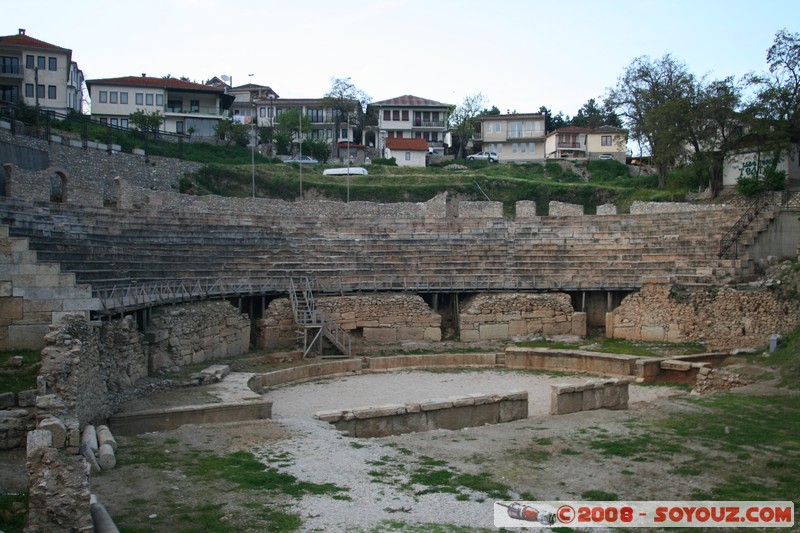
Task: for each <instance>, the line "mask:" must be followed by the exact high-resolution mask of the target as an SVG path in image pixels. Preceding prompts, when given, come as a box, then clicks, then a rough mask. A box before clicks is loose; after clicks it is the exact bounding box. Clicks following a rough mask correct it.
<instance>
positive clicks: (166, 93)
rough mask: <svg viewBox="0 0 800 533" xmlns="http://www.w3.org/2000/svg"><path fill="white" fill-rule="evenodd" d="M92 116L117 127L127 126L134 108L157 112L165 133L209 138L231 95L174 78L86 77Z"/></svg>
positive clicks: (224, 117)
mask: <svg viewBox="0 0 800 533" xmlns="http://www.w3.org/2000/svg"><path fill="white" fill-rule="evenodd" d="M86 86H87V87H88V89H89V94H90V96H91V99H92V118H93V119H95V120H99V121H100V122H104V123H107V124H110V125H112V126H118V127H121V128H127V127H128V118H129V116H130V115H131V114H132V113H134V112H136V111H145V112H147V113H148V114H152V113H154V112H156V111H157V112H159V113H160V114H161V115H162V116H163V117H164V119H163V120H164V121H163V123H162V125H161V130H162V131H164V132H167V133H179V134H188V133H190V132H191V134H192V135H196V136H198V137H212V136H214V135H215V126H216V125H217V124H218V123H219V122H220V121H221V120H226V119H227V117H228V109H229V108H230V106H231V104H232V103H233V100H234V97H233V96H229V95H227V94H225V90H224V89H223V88H220V87H214V86H211V85H205V84H201V83H194V82H191V81H186V80H181V79H178V78H154V77H150V76H147V75H145V74H142V75H141V76H124V77H121V78H107V79H98V80H88V81H87V82H86Z"/></svg>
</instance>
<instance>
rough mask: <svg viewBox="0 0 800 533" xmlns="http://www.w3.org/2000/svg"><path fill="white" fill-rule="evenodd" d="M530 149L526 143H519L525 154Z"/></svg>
mask: <svg viewBox="0 0 800 533" xmlns="http://www.w3.org/2000/svg"><path fill="white" fill-rule="evenodd" d="M527 150H528V145H527V144H526V143H522V144H520V145H519V151H520V152H522V153H523V154H524V153H525V152H526V151H527Z"/></svg>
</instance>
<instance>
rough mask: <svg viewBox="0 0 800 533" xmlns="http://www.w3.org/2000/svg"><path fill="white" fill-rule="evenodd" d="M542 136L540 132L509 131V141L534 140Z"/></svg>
mask: <svg viewBox="0 0 800 533" xmlns="http://www.w3.org/2000/svg"><path fill="white" fill-rule="evenodd" d="M542 136H544V132H543V131H542V130H509V132H508V138H509V139H535V138H537V137H542Z"/></svg>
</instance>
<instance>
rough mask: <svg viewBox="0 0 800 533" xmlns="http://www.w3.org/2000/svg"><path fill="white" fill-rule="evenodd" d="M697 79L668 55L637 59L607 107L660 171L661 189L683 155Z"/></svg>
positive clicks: (659, 185) (621, 79)
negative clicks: (626, 127)
mask: <svg viewBox="0 0 800 533" xmlns="http://www.w3.org/2000/svg"><path fill="white" fill-rule="evenodd" d="M694 85H695V79H694V76H693V75H692V74H691V73H689V72H688V70H687V69H686V65H684V64H683V63H682V62H680V61H678V60H676V59H674V58H673V57H672V56H671V55H669V54H666V55H664V56H663V57H661V58H659V59H656V60H652V59H650V58H649V57H647V56H641V57H637V58H635V59H634V60H633V61H632V62H631V63H630V65H628V67H627V68H626V69H625V72H624V74H623V75H622V76H620V77H619V79H618V80H617V85H616V86H615V87H613V88H611V89H610V90H609V92H608V95H607V97H606V99H605V100H606V104H607V105H608V107H609V108H610V109H611V110H614V111H615V112H617V113H618V114H619V116H620V117H621V118H622V119H623V120H624V121H625V123H626V124H627V125H628V128H629V131H630V136H631V138H632V139H633V140H634V141H636V142H637V143H639V146H640V148H641V149H642V151H647V152H648V153H649V154H650V156H651V158H652V161H653V163H654V164H655V166H656V169H657V170H658V188H659V189H664V188H665V186H666V176H667V172H669V170H671V169H672V168H673V167H674V165H675V164H676V162H677V160H678V158H679V156H680V155H681V154H682V153H683V152H684V143H685V141H686V120H687V118H688V112H689V109H690V100H689V91H690V88H691V87H693V86H694Z"/></svg>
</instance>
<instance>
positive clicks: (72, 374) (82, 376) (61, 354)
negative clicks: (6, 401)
mask: <svg viewBox="0 0 800 533" xmlns="http://www.w3.org/2000/svg"><path fill="white" fill-rule="evenodd" d="M45 341H46V342H47V346H46V347H45V348H44V350H42V368H41V370H40V372H39V376H40V385H39V394H40V396H51V397H53V396H55V397H57V398H59V399H60V401H61V402H63V406H64V409H65V411H66V412H69V413H72V414H73V415H74V416H75V417H76V418H77V419H78V420H79V422H80V424H81V425H83V424H85V423H87V422H90V421H92V420H94V419H96V418H106V417H108V416H109V415H111V413H113V412H114V411H115V410H116V408H117V406H118V405H119V404H121V403H122V402H124V401H125V400H127V399H128V398H129V397H130V396H129V394H130V391H131V390H132V389H133V388H134V387H135V385H136V381H137V380H138V379H139V378H143V377H145V376H147V354H146V349H145V345H144V336H143V335H142V334H141V333H140V332H139V331H138V329H137V327H136V323H135V321H134V320H133V318H132V317H126V318H125V319H122V320H118V321H114V322H103V323H98V322H89V321H88V320H86V318H85V317H83V316H74V317H65V318H64V319H63V320H62V322H61V323H59V324H57V325H53V326H52V330H51V332H50V333H48V334H47V335H46V336H45Z"/></svg>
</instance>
